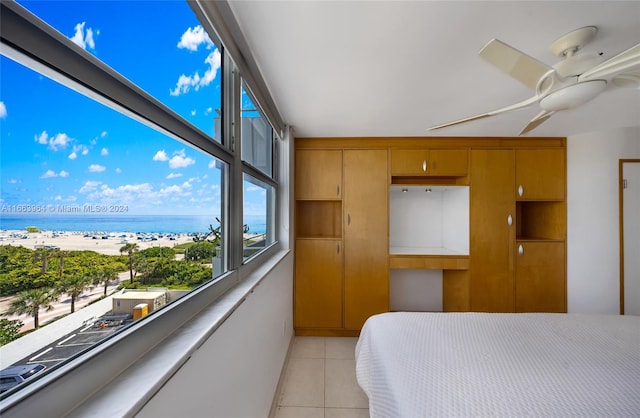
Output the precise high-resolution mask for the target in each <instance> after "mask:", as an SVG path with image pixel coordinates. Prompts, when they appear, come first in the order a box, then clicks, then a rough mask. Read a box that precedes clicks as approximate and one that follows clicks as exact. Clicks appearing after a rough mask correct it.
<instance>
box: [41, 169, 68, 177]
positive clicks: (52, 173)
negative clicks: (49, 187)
mask: <svg viewBox="0 0 640 418" xmlns="http://www.w3.org/2000/svg"><path fill="white" fill-rule="evenodd" d="M63 174H64V175H63ZM59 175H61V176H62V177H67V176H68V175H69V174H68V173H67V172H66V171H61V172H60V174H58V173H56V172H55V171H53V170H51V169H49V170H47V171H45V172H44V174H42V175H41V176H40V178H41V179H50V178H53V177H58V176H59Z"/></svg>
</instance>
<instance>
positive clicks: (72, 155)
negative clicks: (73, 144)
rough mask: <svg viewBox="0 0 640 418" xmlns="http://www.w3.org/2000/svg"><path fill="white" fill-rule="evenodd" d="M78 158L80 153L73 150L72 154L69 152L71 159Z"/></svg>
mask: <svg viewBox="0 0 640 418" xmlns="http://www.w3.org/2000/svg"><path fill="white" fill-rule="evenodd" d="M76 158H78V154H76V152H75V151H73V152H72V153H71V154H69V159H70V160H75V159H76Z"/></svg>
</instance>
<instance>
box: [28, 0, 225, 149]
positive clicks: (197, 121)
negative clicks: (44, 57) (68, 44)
mask: <svg viewBox="0 0 640 418" xmlns="http://www.w3.org/2000/svg"><path fill="white" fill-rule="evenodd" d="M20 4H22V5H24V6H25V7H26V8H27V9H28V10H30V11H32V12H33V13H34V14H35V15H37V16H38V17H40V18H41V19H43V20H44V21H45V22H47V23H48V24H49V25H51V26H53V27H54V28H55V29H57V30H58V31H59V32H60V33H61V34H63V35H64V36H66V37H67V38H69V39H71V40H72V41H73V42H74V43H75V44H76V45H77V46H79V47H81V48H82V49H84V50H85V51H87V52H89V53H91V54H92V55H94V56H96V57H97V58H98V59H100V60H101V61H103V62H105V63H106V64H108V65H109V66H111V67H112V68H113V69H115V70H116V71H117V72H119V73H120V74H122V75H123V76H124V77H126V78H127V79H129V80H131V81H133V82H134V83H135V84H137V85H138V86H140V87H141V88H142V89H143V90H145V91H146V92H147V93H149V94H151V95H152V96H153V97H155V98H156V99H158V100H159V101H161V102H162V103H163V104H164V105H166V106H168V107H169V108H170V109H171V110H173V111H175V112H176V113H178V114H179V115H180V116H182V117H183V118H185V119H186V120H187V121H188V122H189V123H191V124H193V125H195V126H196V127H198V128H199V129H201V130H202V131H203V132H205V133H206V134H208V135H210V136H211V137H212V138H214V139H215V140H216V141H221V139H222V136H221V131H220V117H221V113H222V71H221V67H222V54H221V52H220V51H221V48H220V47H219V46H218V45H219V43H218V42H214V41H213V40H212V39H211V38H210V36H209V34H208V33H207V32H206V31H205V30H204V28H203V27H202V25H201V24H200V22H198V20H197V19H196V17H195V16H194V14H193V12H192V11H191V9H190V8H189V5H188V4H187V2H184V1H154V0H151V1H104V0H88V1H87V0H83V1H73V0H71V1H26V0H24V1H20ZM151 10H152V11H153V18H152V19H151V18H150V11H151Z"/></svg>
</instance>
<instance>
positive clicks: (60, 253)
mask: <svg viewBox="0 0 640 418" xmlns="http://www.w3.org/2000/svg"><path fill="white" fill-rule="evenodd" d="M67 255H69V251H67V250H56V251H55V252H54V253H53V257H58V258H59V259H60V266H59V268H58V280H60V281H62V275H63V274H64V258H65V257H66V256H67Z"/></svg>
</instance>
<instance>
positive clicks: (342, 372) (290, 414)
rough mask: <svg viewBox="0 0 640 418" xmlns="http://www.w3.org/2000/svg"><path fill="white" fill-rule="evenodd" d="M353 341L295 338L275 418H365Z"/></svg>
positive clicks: (364, 399) (365, 401) (366, 411)
mask: <svg viewBox="0 0 640 418" xmlns="http://www.w3.org/2000/svg"><path fill="white" fill-rule="evenodd" d="M357 340H358V339H357V338H339V337H326V338H325V337H295V339H294V340H293V347H292V348H291V354H290V357H289V363H288V364H287V369H286V370H285V374H284V380H283V383H282V389H281V391H280V395H279V397H278V405H277V408H276V412H275V418H368V417H369V401H368V399H367V396H366V395H365V394H364V392H363V391H362V389H360V386H358V383H357V382H356V367H355V347H356V341H357Z"/></svg>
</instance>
